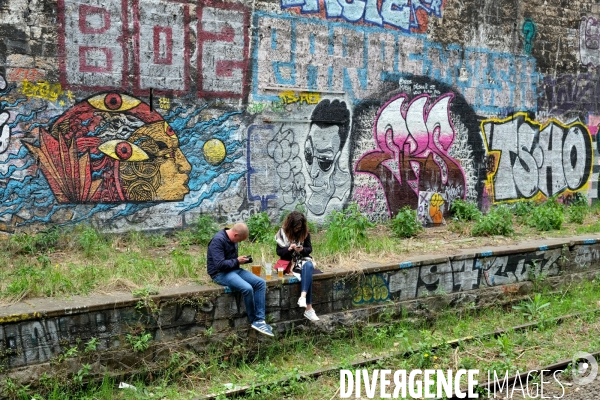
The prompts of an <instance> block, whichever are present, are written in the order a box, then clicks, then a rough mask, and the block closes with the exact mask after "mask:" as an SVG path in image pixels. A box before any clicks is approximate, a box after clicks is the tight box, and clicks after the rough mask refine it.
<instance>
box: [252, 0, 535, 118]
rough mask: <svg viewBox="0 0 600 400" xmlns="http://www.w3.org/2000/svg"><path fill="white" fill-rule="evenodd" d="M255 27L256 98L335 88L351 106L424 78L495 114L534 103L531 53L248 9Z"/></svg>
mask: <svg viewBox="0 0 600 400" xmlns="http://www.w3.org/2000/svg"><path fill="white" fill-rule="evenodd" d="M352 4H358V2H356V1H354V2H353V3H352ZM348 5H351V3H348ZM253 26H255V27H257V29H256V30H255V31H254V33H253V35H254V36H253V41H254V44H253V54H252V59H253V60H254V68H253V71H252V73H253V75H252V90H251V94H252V98H253V100H254V101H278V100H279V97H278V92H280V91H281V90H282V89H283V88H290V90H292V88H302V90H308V91H313V92H321V93H323V92H330V93H331V92H337V93H339V94H340V95H342V94H343V95H345V96H347V97H349V100H350V102H349V104H352V105H356V104H358V103H359V102H360V101H362V100H368V99H371V98H372V96H374V95H377V94H378V92H379V91H380V90H381V87H382V85H385V84H388V83H395V82H398V80H400V79H402V78H404V77H406V76H428V77H429V78H431V79H435V80H437V81H439V82H441V83H445V84H448V85H451V86H453V87H455V88H456V90H457V91H458V93H460V94H461V95H462V96H464V97H465V98H466V99H467V101H468V102H469V104H470V105H471V107H472V108H473V109H475V110H476V111H477V112H482V113H486V114H488V115H489V114H493V115H497V114H498V113H502V112H505V110H506V109H509V108H510V109H519V110H524V111H535V110H536V108H537V98H536V93H537V92H536V85H537V82H538V73H537V72H536V62H535V59H534V58H532V57H530V56H515V55H513V54H510V53H501V52H496V51H492V50H490V49H489V48H486V47H481V48H478V47H464V48H463V47H461V46H459V45H450V46H446V45H444V44H441V43H436V42H432V41H429V40H428V39H427V38H426V36H424V35H410V34H406V33H402V32H399V31H394V30H390V29H385V28H379V27H374V26H364V25H355V24H349V23H344V22H330V21H322V20H319V19H314V18H303V17H302V16H298V15H285V14H273V13H266V12H263V11H257V12H255V13H254V14H253ZM461 71H464V73H463V74H462V75H461V73H460V72H461ZM277 88H281V89H277ZM296 90H297V89H296Z"/></svg>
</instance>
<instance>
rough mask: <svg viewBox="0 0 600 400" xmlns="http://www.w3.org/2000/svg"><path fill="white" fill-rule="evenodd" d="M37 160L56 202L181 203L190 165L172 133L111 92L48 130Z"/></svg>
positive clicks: (146, 108)
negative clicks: (176, 201)
mask: <svg viewBox="0 0 600 400" xmlns="http://www.w3.org/2000/svg"><path fill="white" fill-rule="evenodd" d="M25 145H26V146H27V148H28V149H29V151H31V152H32V153H33V154H35V155H36V156H37V157H38V159H39V164H40V168H41V170H42V172H43V173H44V176H45V177H46V179H47V180H48V183H49V184H50V187H51V189H52V192H53V193H54V195H55V196H56V198H57V200H58V201H59V202H60V203H82V202H90V203H115V202H124V201H170V200H182V199H183V197H184V196H185V195H186V194H187V193H189V188H188V186H187V182H188V179H189V177H188V174H189V173H190V171H191V166H190V164H189V163H188V161H187V159H186V158H185V156H184V155H183V153H182V152H181V150H180V149H179V140H178V138H177V136H176V135H175V131H173V129H172V128H171V127H170V126H169V124H167V122H166V121H164V120H163V118H162V117H161V116H160V115H159V114H158V113H156V112H155V111H151V110H150V107H149V106H148V105H147V104H145V103H142V102H141V100H139V99H137V98H134V97H131V96H128V95H126V94H120V93H115V92H110V93H103V94H99V95H96V96H93V97H91V98H89V99H87V100H84V101H82V102H80V103H78V104H76V105H75V106H74V107H73V108H71V109H70V110H68V111H67V112H65V113H64V114H63V115H62V116H60V117H59V118H58V119H57V120H56V122H55V123H54V124H53V125H52V127H51V128H50V132H47V131H45V130H41V132H40V144H39V147H35V146H33V145H31V144H28V143H25Z"/></svg>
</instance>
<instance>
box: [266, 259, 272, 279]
mask: <svg viewBox="0 0 600 400" xmlns="http://www.w3.org/2000/svg"><path fill="white" fill-rule="evenodd" d="M272 266H273V264H271V263H265V278H267V280H270V279H271V274H272V271H273V268H272Z"/></svg>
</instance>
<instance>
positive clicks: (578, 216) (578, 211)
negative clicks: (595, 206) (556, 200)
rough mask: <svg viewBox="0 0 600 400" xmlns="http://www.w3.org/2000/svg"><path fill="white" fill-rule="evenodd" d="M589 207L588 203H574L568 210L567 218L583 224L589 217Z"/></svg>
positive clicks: (572, 221)
mask: <svg viewBox="0 0 600 400" xmlns="http://www.w3.org/2000/svg"><path fill="white" fill-rule="evenodd" d="M588 209H589V207H588V206H587V204H586V205H572V206H570V207H569V208H568V211H567V220H568V221H569V222H571V223H575V224H580V225H581V224H583V221H585V219H586V217H587V213H588Z"/></svg>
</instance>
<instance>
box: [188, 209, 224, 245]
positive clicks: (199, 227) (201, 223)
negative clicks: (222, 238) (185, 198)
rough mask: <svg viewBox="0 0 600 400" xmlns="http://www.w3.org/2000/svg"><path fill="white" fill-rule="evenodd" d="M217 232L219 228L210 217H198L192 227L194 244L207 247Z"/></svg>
mask: <svg viewBox="0 0 600 400" xmlns="http://www.w3.org/2000/svg"><path fill="white" fill-rule="evenodd" d="M218 230H219V227H218V226H217V224H216V223H215V222H214V221H213V219H212V217H211V216H210V215H200V216H199V217H198V219H197V220H196V222H195V223H194V225H193V227H192V235H193V238H194V242H195V243H196V244H201V245H207V244H208V242H210V240H211V239H212V237H213V236H214V235H215V233H217V231H218Z"/></svg>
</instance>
